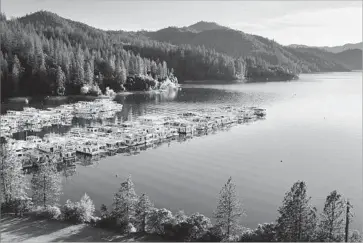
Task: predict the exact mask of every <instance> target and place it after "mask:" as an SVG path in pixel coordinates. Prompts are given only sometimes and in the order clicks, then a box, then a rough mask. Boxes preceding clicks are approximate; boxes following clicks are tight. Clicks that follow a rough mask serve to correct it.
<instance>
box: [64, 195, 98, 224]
mask: <svg viewBox="0 0 363 243" xmlns="http://www.w3.org/2000/svg"><path fill="white" fill-rule="evenodd" d="M94 211H95V206H94V204H93V202H92V200H91V199H90V198H89V196H88V195H87V194H84V196H83V197H82V198H81V200H80V201H79V202H75V203H74V202H72V201H71V200H67V202H66V204H65V205H64V206H63V207H62V213H63V217H64V220H66V221H70V222H73V223H85V222H90V220H91V219H92V217H93V214H94Z"/></svg>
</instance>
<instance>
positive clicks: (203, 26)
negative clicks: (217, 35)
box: [188, 21, 228, 32]
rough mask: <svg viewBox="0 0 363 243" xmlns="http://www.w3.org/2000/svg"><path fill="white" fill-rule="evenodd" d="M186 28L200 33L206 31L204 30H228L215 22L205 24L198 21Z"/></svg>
mask: <svg viewBox="0 0 363 243" xmlns="http://www.w3.org/2000/svg"><path fill="white" fill-rule="evenodd" d="M188 28H189V29H193V30H195V31H197V32H202V31H206V30H221V29H222V30H223V29H228V28H227V27H225V26H221V25H219V24H217V23H215V22H206V21H199V22H198V23H195V24H192V25H190V26H188Z"/></svg>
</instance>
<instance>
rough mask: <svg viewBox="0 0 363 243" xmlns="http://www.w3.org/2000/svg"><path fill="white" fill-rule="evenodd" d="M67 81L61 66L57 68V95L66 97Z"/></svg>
mask: <svg viewBox="0 0 363 243" xmlns="http://www.w3.org/2000/svg"><path fill="white" fill-rule="evenodd" d="M65 79H66V76H65V75H64V73H63V71H62V68H61V67H60V66H58V67H57V77H56V87H57V94H58V95H64V91H65V87H64V85H65Z"/></svg>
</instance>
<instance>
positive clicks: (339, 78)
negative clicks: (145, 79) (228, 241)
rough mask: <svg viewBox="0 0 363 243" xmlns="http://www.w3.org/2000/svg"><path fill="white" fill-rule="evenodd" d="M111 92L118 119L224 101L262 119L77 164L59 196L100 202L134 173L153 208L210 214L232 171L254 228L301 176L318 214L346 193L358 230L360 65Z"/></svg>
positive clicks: (268, 216) (270, 216)
mask: <svg viewBox="0 0 363 243" xmlns="http://www.w3.org/2000/svg"><path fill="white" fill-rule="evenodd" d="M117 100H118V102H121V103H123V104H124V108H123V111H122V112H121V114H119V115H118V116H119V119H124V120H132V119H133V118H135V117H137V116H139V115H144V114H149V113H157V114H164V113H173V112H180V111H182V110H188V109H194V108H199V107H201V108H203V107H212V106H219V105H224V104H226V105H230V104H233V105H236V106H242V105H256V106H261V107H263V108H266V109H267V118H266V120H263V121H258V122H255V123H252V124H249V125H240V126H236V127H233V128H231V129H230V130H228V131H221V132H217V133H215V134H213V135H209V136H203V137H197V138H193V139H191V140H187V141H186V142H181V143H178V142H172V143H170V144H164V145H162V146H160V147H158V148H157V149H151V150H147V151H143V152H141V153H139V154H137V155H135V156H125V155H116V156H113V157H108V158H105V159H102V160H100V161H98V162H96V163H94V164H92V165H89V166H77V169H76V173H75V174H74V175H73V176H71V177H68V178H64V194H63V197H62V202H64V201H65V200H66V199H68V198H69V199H71V200H79V198H80V197H81V196H82V195H83V193H84V192H87V194H89V195H90V197H91V198H92V199H93V200H94V202H95V204H96V206H97V207H99V206H100V205H101V204H102V203H105V204H106V205H110V204H111V203H112V198H113V194H114V193H115V192H116V191H117V190H118V187H119V184H120V182H121V181H123V180H124V179H125V178H126V177H127V176H128V175H129V174H131V175H132V178H133V181H134V183H135V186H136V191H137V193H139V194H141V193H146V194H148V195H149V197H150V199H151V200H152V201H153V202H154V203H155V205H156V206H157V207H166V208H169V209H171V210H172V211H177V210H181V209H183V210H184V211H185V212H187V213H193V212H200V213H203V214H205V215H207V216H210V217H211V216H212V212H213V210H214V209H215V207H216V204H217V196H218V193H219V190H220V189H221V187H222V185H223V184H224V183H225V182H226V181H227V179H228V177H229V176H232V179H233V181H234V183H235V184H236V186H237V192H238V194H239V196H240V198H241V200H242V202H243V204H244V208H245V209H246V211H247V216H246V217H245V218H244V224H245V226H247V227H252V228H254V227H256V225H257V224H258V223H263V222H270V221H273V220H274V219H275V218H276V216H277V208H278V207H279V206H280V205H281V202H282V199H283V197H284V194H285V192H286V191H288V190H289V189H290V188H291V186H292V185H293V183H294V182H296V181H297V180H304V181H305V182H306V183H307V186H308V193H309V195H310V196H311V197H312V203H313V204H315V205H316V206H317V207H318V209H319V212H321V210H322V207H323V203H324V201H325V198H326V196H327V195H328V193H329V192H331V191H332V190H334V189H337V190H338V191H339V192H341V193H342V194H344V196H345V197H347V198H349V199H350V200H351V202H352V203H353V205H354V211H355V214H356V216H355V220H354V223H353V226H354V228H359V229H362V226H363V224H362V219H363V212H362V211H363V203H362V202H363V200H362V172H363V171H362V74H361V73H358V72H352V73H326V74H314V75H301V79H300V80H299V81H295V82H278V83H277V82H276V83H259V84H232V85H192V84H188V85H185V86H184V87H183V89H182V90H180V91H178V92H176V93H173V94H168V95H155V94H154V95H153V94H143V95H140V94H139V95H130V96H127V97H119V98H118V99H117ZM35 104H37V103H35ZM52 105H55V104H53V103H51V104H48V106H52ZM64 129H65V130H67V128H64ZM281 160H282V162H280V161H281ZM116 174H117V175H118V176H117V177H116Z"/></svg>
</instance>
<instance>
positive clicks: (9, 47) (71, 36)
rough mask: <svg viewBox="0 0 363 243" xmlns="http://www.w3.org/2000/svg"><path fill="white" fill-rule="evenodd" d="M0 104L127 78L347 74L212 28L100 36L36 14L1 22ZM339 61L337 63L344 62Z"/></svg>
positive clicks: (312, 52)
mask: <svg viewBox="0 0 363 243" xmlns="http://www.w3.org/2000/svg"><path fill="white" fill-rule="evenodd" d="M0 26H1V29H2V35H1V37H0V38H1V52H0V63H1V66H0V71H1V73H0V75H1V84H2V90H1V92H2V98H4V97H6V96H19V95H22V96H29V95H45V94H47V95H49V94H53V95H54V94H64V93H65V94H74V93H79V92H80V89H81V87H82V86H84V85H90V86H92V87H93V86H94V89H95V90H97V89H98V88H97V87H99V88H100V89H101V90H105V88H106V87H110V88H112V89H114V90H116V91H118V90H121V89H123V87H124V86H123V84H124V83H125V82H126V80H127V78H126V77H127V76H130V75H131V76H132V75H141V76H145V75H150V76H151V77H152V78H153V79H156V80H160V81H162V80H164V79H165V78H166V77H167V76H168V75H170V74H171V73H173V74H174V75H175V76H176V77H177V78H178V79H179V80H180V81H185V80H223V81H226V82H228V81H231V80H235V79H245V78H246V79H247V80H251V81H266V80H269V81H272V80H277V81H281V80H291V79H295V78H296V73H300V72H319V71H325V72H328V71H348V70H349V69H348V68H347V67H346V65H344V64H342V63H340V62H339V61H337V60H336V59H335V57H334V54H333V53H329V52H326V51H323V50H320V49H319V50H318V49H313V48H292V47H285V46H282V45H280V44H278V43H276V42H275V41H273V40H269V39H267V38H264V37H261V36H256V35H250V34H246V33H243V32H241V31H237V30H233V29H230V28H227V27H224V26H220V25H218V24H216V23H212V22H203V21H201V22H198V23H196V24H194V25H191V26H188V27H183V28H178V27H168V28H165V29H162V30H159V31H155V32H150V31H139V32H127V31H104V30H100V29H97V28H94V27H91V26H88V25H86V24H84V23H80V22H76V21H73V20H70V19H66V18H62V17H61V16H59V15H57V14H54V13H51V12H47V11H39V12H36V13H32V14H29V15H26V16H23V17H21V18H18V19H12V20H7V19H6V18H5V16H4V15H1V18H0ZM340 60H345V59H344V55H343V56H342V57H341V59H340Z"/></svg>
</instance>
